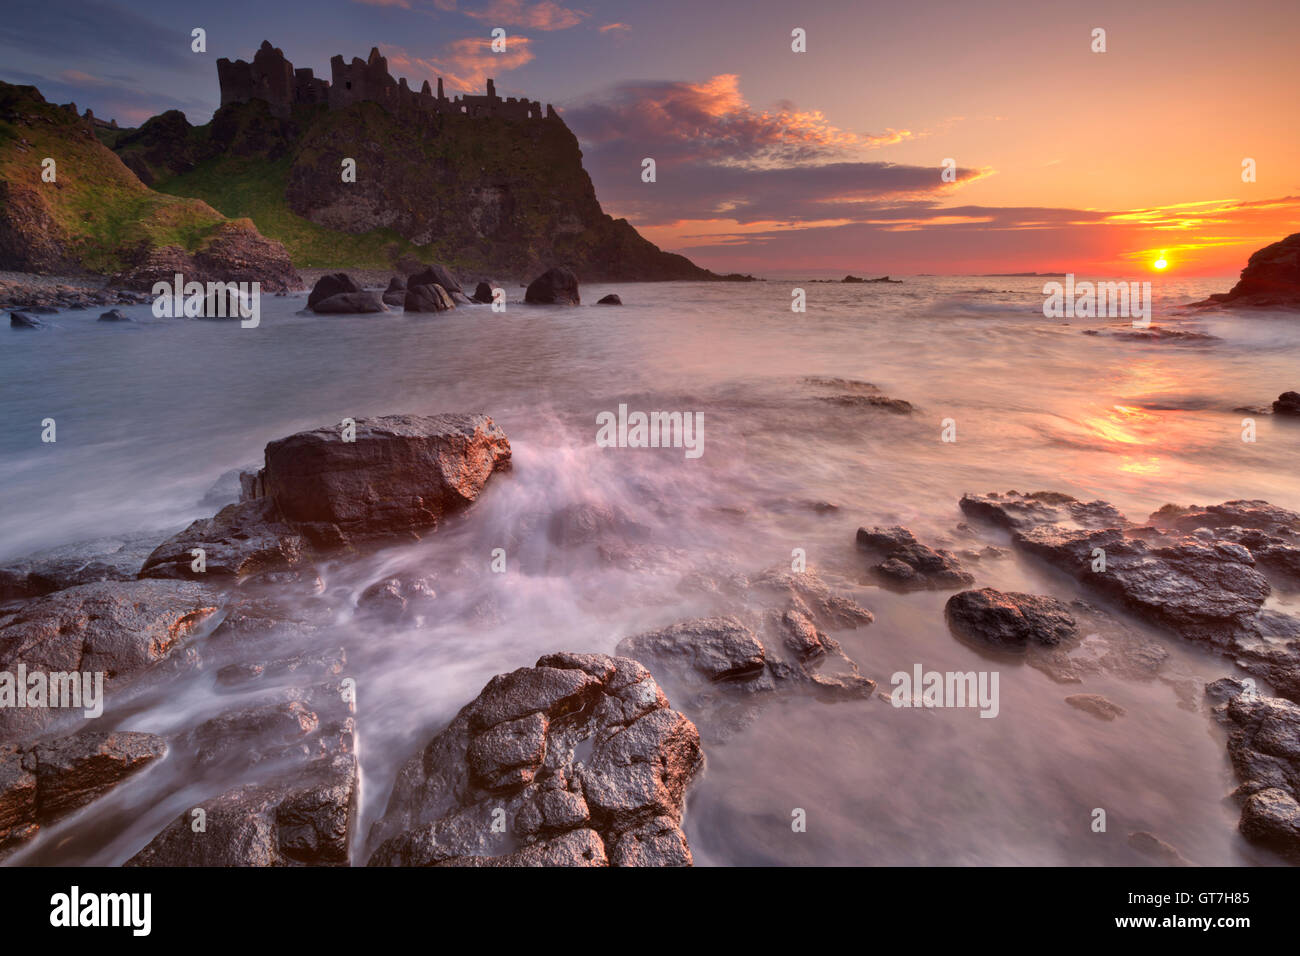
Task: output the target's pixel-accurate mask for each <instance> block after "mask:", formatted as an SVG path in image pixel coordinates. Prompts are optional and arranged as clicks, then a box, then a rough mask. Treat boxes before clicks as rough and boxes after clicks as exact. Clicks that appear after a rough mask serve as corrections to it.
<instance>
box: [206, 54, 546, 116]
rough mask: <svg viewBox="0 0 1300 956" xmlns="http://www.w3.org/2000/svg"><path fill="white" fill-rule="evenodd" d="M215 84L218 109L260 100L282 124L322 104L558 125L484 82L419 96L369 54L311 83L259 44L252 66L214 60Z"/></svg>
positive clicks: (338, 61)
mask: <svg viewBox="0 0 1300 956" xmlns="http://www.w3.org/2000/svg"><path fill="white" fill-rule="evenodd" d="M217 80H218V82H219V83H220V86H221V105H222V106H228V105H230V104H231V103H244V102H247V101H248V100H253V99H260V100H265V101H266V102H267V103H269V104H270V106H271V112H272V113H273V114H274V115H276V116H280V117H282V118H286V119H287V118H288V117H289V115H290V113H291V111H292V110H293V107H294V106H295V105H314V104H319V103H325V104H328V106H329V108H330V109H332V110H336V109H344V108H346V107H348V106H351V105H352V104H353V103H362V102H366V103H378V104H380V105H381V106H383V107H384V108H385V109H387V110H389V111H390V112H392V113H394V114H397V115H401V116H412V117H418V116H422V115H433V114H448V113H459V114H462V115H466V116H472V117H479V118H498V119H510V120H529V119H558V117H557V116H556V113H555V111H554V110H553V109H552V108H551V107H550V106H549V105H548V106H547V107H546V110H545V112H543V110H542V104H541V103H540V102H538V101H537V100H525V99H518V98H516V97H513V96H511V97H508V98H506V99H502V98H501V97H499V96H497V92H496V84H495V83H494V82H493V81H492V80H488V81H487V94H486V95H483V96H480V95H476V94H465V95H463V96H457V97H455V98H454V99H448V98H447V97H446V96H445V95H444V93H443V87H442V78H441V77H439V78H438V91H437V94H436V95H435V94H434V93H433V92H432V91H431V89H430V87H429V83H428V81H427V80H426V81H425V82H424V84H423V86H422V87H421V88H420V90H418V91H416V90H412V89H411V88H410V87H409V86H408V85H407V83H406V80H405V79H403V80H401V81H400V82H398V81H397V80H394V79H393V77H392V75H391V74H390V73H389V72H388V59H387V58H386V57H383V56H380V54H379V50H378V49H377V48H376V49H372V50H371V51H370V56H369V58H368V59H365V60H362V59H359V58H355V57H354V58H353V59H352V61H351V62H347V61H345V60H344V59H343V57H342V56H335V57H332V58H331V59H330V79H328V80H326V79H324V78H323V77H317V76H315V74H314V73H313V72H312V71H311V70H310V69H299V70H295V69H294V68H293V64H292V63H290V62H289V61H288V60H287V59H285V57H284V53H283V52H281V50H280V49H279V48H277V47H273V46H271V44H270V43H269V42H266V41H263V43H262V45H261V47H259V48H258V51H257V53H256V54H255V55H254V57H253V62H252V63H247V62H245V61H244V60H235V61H233V62H232V61H230V60H228V59H225V58H224V57H223V58H222V59H219V60H217Z"/></svg>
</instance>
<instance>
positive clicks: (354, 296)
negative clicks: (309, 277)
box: [312, 292, 410, 315]
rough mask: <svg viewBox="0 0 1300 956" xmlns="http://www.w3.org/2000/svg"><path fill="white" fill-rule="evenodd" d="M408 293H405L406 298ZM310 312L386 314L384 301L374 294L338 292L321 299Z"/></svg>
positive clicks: (325, 313)
mask: <svg viewBox="0 0 1300 956" xmlns="http://www.w3.org/2000/svg"><path fill="white" fill-rule="evenodd" d="M409 297H410V293H409V292H408V293H407V298H409ZM312 311H313V312H316V313H317V314H318V315H369V314H371V313H374V312H387V311H388V309H387V308H385V307H384V301H383V299H381V298H380V297H379V295H377V294H376V293H374V292H340V293H339V294H338V295H332V296H330V297H329V298H327V299H321V300H320V301H319V302H317V303H316V304H315V305H314V306H312Z"/></svg>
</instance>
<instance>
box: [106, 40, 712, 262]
mask: <svg viewBox="0 0 1300 956" xmlns="http://www.w3.org/2000/svg"><path fill="white" fill-rule="evenodd" d="M332 66H333V77H334V81H333V83H328V82H326V81H325V80H322V79H317V78H315V77H314V76H313V75H312V73H311V71H310V70H301V69H300V70H295V69H294V68H293V65H292V64H291V63H289V62H288V61H287V60H284V58H283V54H281V53H280V51H279V50H276V49H275V48H273V47H271V46H270V45H269V44H263V46H262V49H260V50H259V51H258V53H257V56H255V57H254V59H253V62H252V63H251V64H250V63H245V62H244V61H242V60H237V61H235V62H233V63H231V62H230V61H228V60H222V61H219V64H218V67H219V72H220V78H221V83H222V89H221V94H222V95H221V99H222V104H223V105H222V107H221V108H220V109H219V110H218V111H217V113H216V114H215V115H214V116H213V119H212V122H211V123H209V124H208V125H206V126H201V127H190V126H189V125H188V124H187V123H184V118H183V117H180V118H179V119H178V118H177V117H176V116H172V115H171V114H163V115H162V116H159V117H155V118H153V119H151V120H149V121H148V122H147V123H146V124H144V126H142V127H141V128H140V129H139V130H137V131H132V132H128V133H125V134H123V135H121V136H120V137H119V138H118V140H117V142H116V143H115V148H116V149H117V150H118V152H119V154H120V155H121V156H122V157H123V159H124V161H125V162H126V163H127V164H128V165H129V166H130V167H131V168H132V169H134V170H136V171H137V172H138V173H139V174H140V175H141V176H142V177H148V179H149V180H150V181H152V182H155V183H156V184H157V188H159V189H161V190H163V191H165V192H168V193H171V194H174V195H178V196H189V197H195V198H200V199H203V200H206V201H207V202H208V203H210V204H211V205H212V206H213V207H215V208H216V209H218V210H219V211H220V212H222V213H223V214H225V215H227V216H247V217H249V218H251V219H252V220H253V222H255V223H256V224H257V226H258V228H259V229H261V231H262V232H263V233H264V234H266V235H268V236H270V237H272V238H274V239H277V240H280V241H282V242H283V243H284V244H285V245H286V246H287V247H288V249H289V251H290V253H291V254H292V255H293V257H294V261H295V263H296V264H297V265H298V266H300V267H307V266H313V267H336V268H346V267H373V268H384V267H391V266H394V265H396V264H397V262H398V261H399V260H406V261H408V262H409V261H410V260H412V259H419V260H422V261H426V262H430V261H437V262H445V263H447V264H448V265H451V266H454V267H457V268H460V269H464V270H468V271H473V272H480V273H483V274H491V275H497V276H500V277H505V276H511V277H523V276H527V275H530V274H533V273H535V272H538V271H542V270H544V269H545V268H549V267H551V266H555V265H566V266H568V267H570V268H572V269H573V270H575V271H576V272H577V273H578V275H579V276H580V277H581V278H582V279H584V280H587V281H600V280H636V279H710V278H716V277H715V276H714V275H713V273H711V272H708V271H707V270H705V269H701V268H699V267H698V266H696V265H694V264H693V263H691V262H690V261H689V260H688V259H686V258H685V257H683V256H677V255H672V254H670V253H665V252H663V251H661V250H660V249H659V248H658V247H656V246H654V245H653V244H652V243H650V242H648V241H646V240H645V239H643V238H642V237H641V236H640V235H639V234H637V232H636V230H635V229H633V228H632V226H631V225H630V224H629V223H627V221H626V220H614V219H612V218H611V217H609V216H607V215H606V214H605V213H604V212H603V211H602V210H601V208H600V203H599V202H598V201H597V199H596V193H595V189H594V187H593V186H592V183H591V179H590V177H588V175H587V173H586V171H585V170H584V169H583V168H582V152H581V150H580V149H579V147H578V141H577V138H576V137H575V136H574V135H573V133H572V132H571V131H570V130H569V128H568V127H567V126H565V124H564V122H563V120H561V119H560V118H559V117H558V116H557V115H556V114H555V113H554V111H552V110H551V109H550V108H549V107H547V108H545V109H543V107H542V105H541V103H539V102H537V101H530V100H523V99H514V98H505V99H503V98H501V97H498V96H497V95H496V91H495V89H494V88H493V86H492V83H491V81H489V83H488V92H487V95H486V96H471V95H466V96H458V97H454V98H447V97H446V96H444V95H443V93H442V84H441V81H439V84H438V90H437V92H436V93H434V92H433V91H432V90H431V89H430V88H429V85H428V84H427V83H426V84H424V88H423V89H422V90H420V91H418V92H417V91H414V90H411V89H410V88H409V87H407V85H406V83H405V81H404V80H403V81H395V80H393V79H392V77H391V76H389V75H388V67H387V62H386V61H385V60H384V59H383V57H380V56H379V54H378V52H377V51H372V52H371V56H370V59H369V60H368V61H362V60H359V59H357V60H353V61H352V63H351V64H350V65H348V64H344V63H343V60H342V58H341V57H335V58H334V61H333V64H332ZM347 159H351V160H354V161H355V163H356V180H355V182H344V180H343V175H342V172H343V163H344V160H347Z"/></svg>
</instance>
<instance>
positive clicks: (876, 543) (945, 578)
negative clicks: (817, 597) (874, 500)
mask: <svg viewBox="0 0 1300 956" xmlns="http://www.w3.org/2000/svg"><path fill="white" fill-rule="evenodd" d="M857 542H858V547H859V548H860V549H861V550H863V551H866V552H869V553H871V554H874V555H876V556H882V555H883V557H884V560H882V561H880V562H879V563H878V564H875V565H873V566H872V569H871V570H872V572H873V573H874V574H875V575H876V577H877V578H878V579H879V580H880V581H881V582H882V583H883V584H884V585H885V586H886V587H890V588H894V589H895V590H899V591H916V590H942V589H945V588H962V587H967V586H968V585H971V584H974V583H975V577H974V575H972V574H969V573H968V572H967V571H966V570H965V569H964V568H963V567H962V566H961V562H960V561H958V560H957V556H956V555H954V554H953V553H952V552H951V551H943V550H936V549H935V548H931V547H929V546H928V545H924V544H921V542H919V541H917V540H916V537H915V536H914V535H913V534H912V532H910V531H908V530H907V529H906V528H901V527H898V526H894V527H889V528H870V529H868V528H859V529H858V538H857Z"/></svg>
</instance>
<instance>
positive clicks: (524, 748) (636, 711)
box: [370, 654, 703, 866]
mask: <svg viewBox="0 0 1300 956" xmlns="http://www.w3.org/2000/svg"><path fill="white" fill-rule="evenodd" d="M580 752H581V753H584V754H585V756H582V757H579V756H578V754H579V753H580ZM702 763H703V755H702V754H701V752H700V744H699V734H698V732H697V731H696V729H695V726H694V724H692V723H691V722H690V721H689V720H687V719H686V718H685V717H683V716H682V715H681V714H679V713H677V712H676V711H674V710H671V709H670V708H669V705H668V700H667V698H665V697H664V694H663V692H662V691H661V690H660V689H659V686H658V684H656V683H655V680H654V678H653V677H652V676H651V675H650V672H649V671H647V670H646V669H645V668H644V667H643V666H642V665H640V664H639V663H637V662H636V661H633V660H628V659H626V658H618V657H607V656H605V655H603V654H550V655H547V656H544V657H542V658H540V659H539V660H538V661H537V664H536V666H535V667H524V668H520V669H519V670H516V671H513V672H511V673H509V674H501V675H498V676H496V677H494V678H492V680H491V681H489V682H488V684H487V686H486V687H484V689H483V691H482V693H480V694H479V696H478V697H477V698H475V699H474V700H473V701H471V702H470V703H469V704H468V705H466V706H465V707H464V708H462V709H461V711H460V713H459V714H457V715H456V718H455V719H454V720H453V721H452V722H451V724H450V726H448V727H447V728H446V729H445V730H444V731H442V733H440V734H438V735H437V736H436V737H434V738H433V740H432V741H430V743H429V744H428V746H426V747H425V748H424V750H423V751H422V752H421V753H419V754H417V755H416V756H415V757H413V758H412V759H411V760H410V761H409V762H408V763H407V764H406V765H405V766H404V767H403V768H402V770H401V772H400V773H399V774H398V778H397V781H396V783H395V785H394V787H393V793H392V795H391V797H390V799H389V803H388V809H387V811H386V812H385V814H384V816H383V818H382V819H380V820H379V822H378V823H377V824H376V825H375V829H374V831H373V832H372V834H371V842H372V843H378V846H377V848H376V850H375V852H374V853H373V854H372V856H371V858H370V865H371V866H424V865H430V864H446V865H477V866H564V865H580V866H589V865H602V864H603V863H604V862H606V861H608V862H610V863H613V864H614V865H640V866H645V865H667V864H685V865H689V864H690V862H691V858H690V851H689V849H688V847H687V844H686V839H685V836H684V835H683V834H682V833H681V816H682V809H683V804H684V801H685V794H686V788H687V786H688V785H689V784H690V781H691V778H692V777H694V775H695V773H696V772H697V771H698V770H699V768H700V766H701V765H702ZM497 809H500V810H501V811H503V815H504V819H505V820H506V821H508V823H509V830H510V832H509V833H500V832H497V828H494V827H493V826H492V823H493V818H494V817H496V816H498V814H496V813H494V811H496V810H497ZM520 843H523V844H524V846H523V847H522V848H520V849H516V847H518V845H519V844H520ZM467 858H473V859H472V861H471V860H470V859H467Z"/></svg>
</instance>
